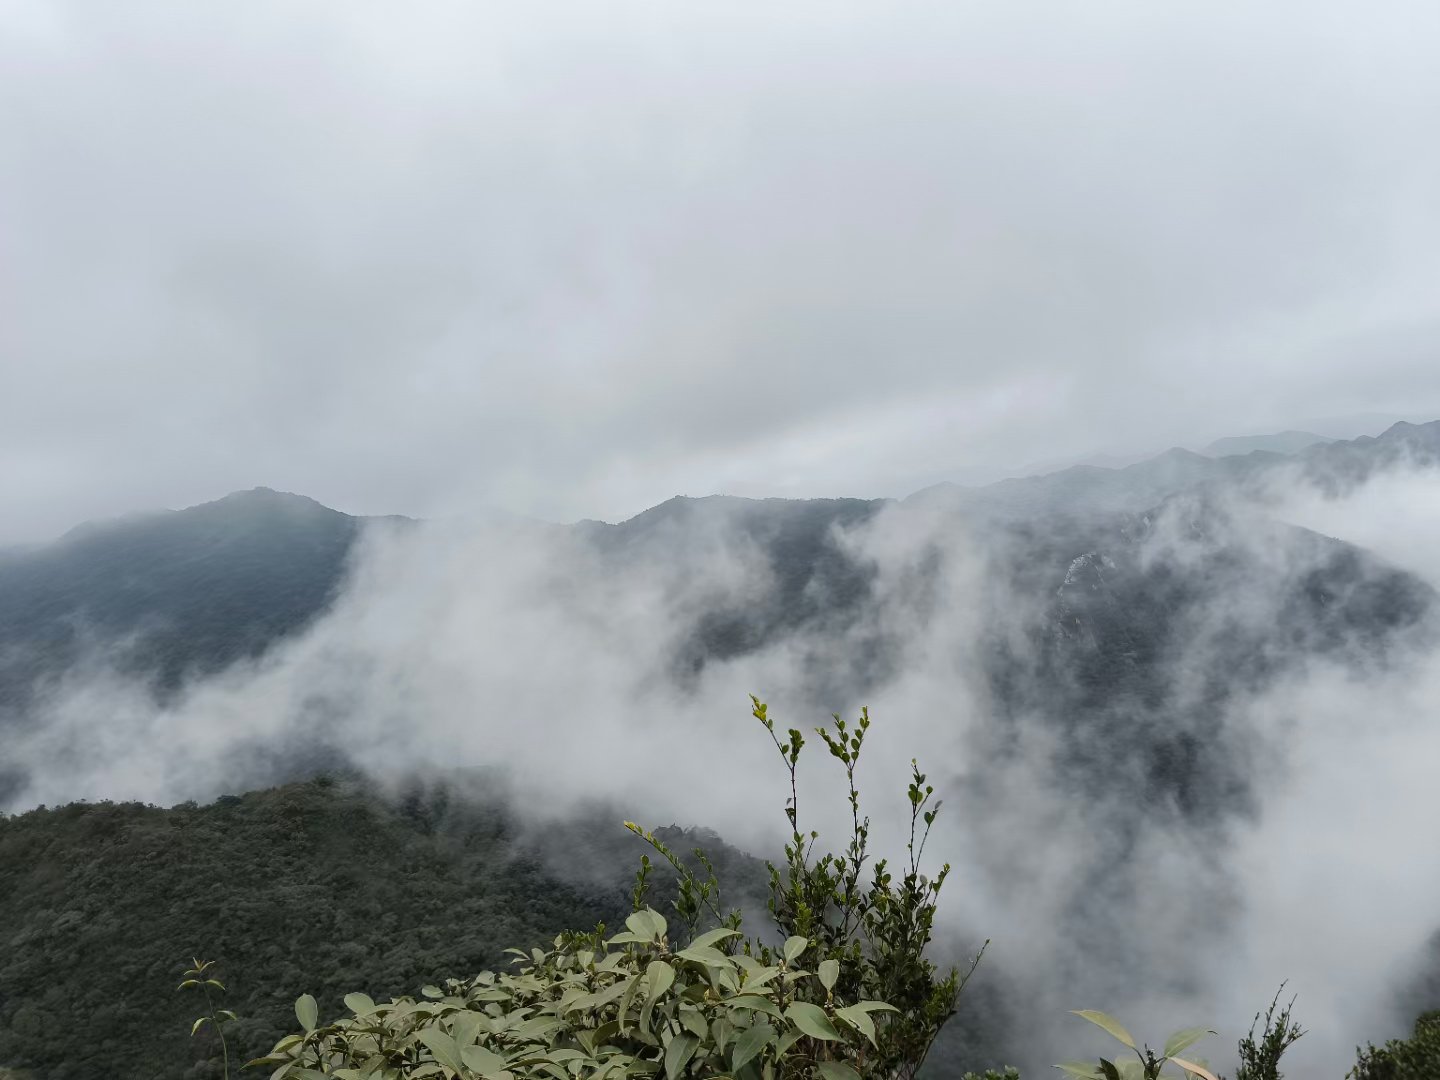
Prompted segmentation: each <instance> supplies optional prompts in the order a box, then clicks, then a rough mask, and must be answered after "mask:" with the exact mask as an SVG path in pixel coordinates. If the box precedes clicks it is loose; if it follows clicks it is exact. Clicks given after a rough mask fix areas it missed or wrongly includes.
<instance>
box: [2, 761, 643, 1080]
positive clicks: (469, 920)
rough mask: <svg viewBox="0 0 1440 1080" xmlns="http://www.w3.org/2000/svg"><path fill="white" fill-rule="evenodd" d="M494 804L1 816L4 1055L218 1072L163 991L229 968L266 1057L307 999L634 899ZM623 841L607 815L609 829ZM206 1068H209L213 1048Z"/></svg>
mask: <svg viewBox="0 0 1440 1080" xmlns="http://www.w3.org/2000/svg"><path fill="white" fill-rule="evenodd" d="M516 829H517V826H516V825H515V823H514V821H513V820H512V819H511V818H510V817H509V816H508V815H507V814H506V813H505V812H504V811H503V810H502V809H500V808H499V807H498V806H496V805H494V804H486V803H485V802H483V801H463V800H459V799H450V798H447V797H445V796H444V795H436V794H431V795H426V794H423V793H421V792H419V791H418V790H417V791H414V792H411V793H410V794H409V795H408V796H404V795H402V796H401V797H399V798H398V799H396V800H393V801H392V800H383V799H379V798H377V797H375V796H373V795H369V794H366V793H365V792H364V791H362V790H361V789H359V788H358V787H356V786H354V785H353V783H351V782H349V781H333V782H332V781H326V780H317V781H313V782H308V783H299V784H291V785H287V786H285V787H281V788H275V789H271V790H267V791H260V792H253V793H250V794H246V795H241V796H229V797H225V798H222V799H221V800H220V801H218V802H216V803H213V804H211V805H208V806H194V805H186V806H177V807H173V808H170V809H159V808H156V807H147V806H141V805H136V804H120V805H115V804H93V805H91V804H84V803H76V804H72V805H70V806H66V807H62V808H57V809H53V810H50V809H40V810H33V811H30V812H28V813H25V814H21V815H18V816H15V817H8V818H7V817H0V927H3V930H0V1066H8V1067H11V1068H14V1069H18V1070H21V1072H22V1074H24V1075H29V1076H33V1077H35V1078H36V1080H100V1078H101V1077H147V1078H153V1080H182V1078H186V1080H198V1078H200V1077H209V1076H212V1075H214V1073H213V1071H212V1065H218V1048H217V1046H216V1045H215V1043H214V1041H213V1039H211V1038H208V1037H206V1038H197V1039H195V1040H192V1039H191V1038H190V1034H189V1028H190V1019H191V1017H192V1016H193V1015H194V1007H193V1003H192V1002H190V1001H188V1000H185V999H184V998H182V997H181V996H179V995H177V994H176V993H175V985H176V983H177V982H178V981H179V974H180V972H181V971H182V970H183V969H184V968H185V967H186V966H187V962H188V960H189V958H190V957H192V956H194V955H197V954H199V955H202V956H207V957H216V958H219V959H220V960H221V961H222V969H221V970H222V978H223V979H224V981H225V983H226V986H227V987H228V989H229V993H228V994H227V997H226V1001H225V1004H226V1006H227V1007H229V1008H231V1009H233V1010H234V1011H235V1012H236V1013H237V1014H238V1015H239V1017H240V1020H239V1022H237V1023H236V1024H235V1025H234V1026H233V1028H232V1029H231V1032H230V1037H231V1039H232V1040H233V1043H234V1044H235V1046H236V1050H237V1052H238V1053H240V1054H243V1055H245V1056H246V1057H253V1056H258V1055H259V1054H261V1053H263V1052H264V1051H266V1050H268V1049H269V1048H270V1046H271V1045H272V1044H273V1043H274V1042H275V1040H276V1039H278V1038H279V1037H280V1035H281V1034H282V1033H284V1032H285V1031H286V1030H288V1029H289V1027H290V1026H291V1025H292V1024H293V1022H294V1013H293V1010H292V1003H293V1001H294V999H295V997H296V995H298V994H299V993H301V992H304V991H308V992H310V993H313V994H314V995H315V996H316V997H317V998H318V999H319V1001H320V1002H321V1004H322V1006H323V1008H324V1010H325V1011H326V1012H327V1013H333V1012H335V1011H337V1010H339V1009H340V999H341V997H342V995H343V994H345V993H347V992H349V991H352V990H356V989H359V988H362V987H363V988H365V989H366V990H367V992H369V993H372V994H375V995H382V994H398V993H402V992H407V993H414V992H416V991H418V990H419V988H420V986H421V985H422V984H425V983H428V982H431V981H433V980H435V979H437V978H439V977H440V976H441V975H442V974H445V973H460V972H473V971H478V970H480V969H481V968H482V967H486V966H493V965H497V964H500V963H502V962H503V960H504V957H503V956H502V955H501V954H502V950H504V949H506V948H510V947H514V946H517V945H524V946H529V945H534V944H539V943H542V942H545V941H548V940H549V939H550V938H552V937H553V936H554V935H555V934H556V933H557V932H558V931H559V930H560V929H564V928H567V927H572V928H576V929H587V928H593V927H594V926H595V925H596V924H597V923H601V922H604V923H607V924H609V925H612V926H614V925H617V924H618V923H619V921H621V919H622V917H623V915H624V914H625V913H626V912H628V910H629V903H628V896H627V893H626V888H625V882H624V881H623V876H624V874H623V870H622V869H621V868H624V867H626V866H627V863H629V862H631V861H633V859H634V858H635V848H634V845H633V843H631V844H621V843H619V842H617V844H616V853H617V854H618V852H619V849H620V848H622V847H624V848H626V849H628V851H629V852H630V856H631V857H630V859H625V858H624V857H623V856H622V857H621V858H620V859H619V861H618V863H617V873H616V877H615V879H614V882H613V884H611V885H609V886H606V885H602V884H576V883H575V882H574V881H573V880H570V881H567V880H564V879H562V878H561V877H560V876H558V875H557V874H556V873H555V872H554V870H553V869H552V868H547V866H546V864H545V860H544V859H543V858H542V857H541V856H540V855H539V854H537V852H536V848H535V845H534V844H533V843H531V844H528V845H527V844H523V843H520V842H519V841H518V838H517V834H516ZM608 831H610V832H612V833H613V834H615V835H618V836H619V837H621V838H623V839H624V840H629V839H631V838H629V837H628V836H627V835H626V834H625V833H624V831H623V830H622V829H620V828H619V822H618V820H617V821H614V822H613V823H612V829H611V830H608ZM212 1058H215V1059H216V1061H215V1062H212V1061H211V1059H212Z"/></svg>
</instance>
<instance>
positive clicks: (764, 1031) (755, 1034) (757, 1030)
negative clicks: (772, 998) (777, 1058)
mask: <svg viewBox="0 0 1440 1080" xmlns="http://www.w3.org/2000/svg"><path fill="white" fill-rule="evenodd" d="M774 1041H775V1029H774V1028H772V1027H771V1026H770V1025H769V1024H756V1025H755V1026H754V1027H748V1028H746V1029H745V1030H744V1031H743V1032H741V1034H740V1037H739V1038H738V1039H736V1040H735V1049H734V1051H733V1053H732V1054H731V1056H730V1069H731V1071H733V1072H737V1073H738V1072H739V1071H740V1070H741V1069H743V1068H744V1067H745V1066H746V1065H748V1064H749V1063H750V1062H751V1061H752V1060H753V1059H754V1057H755V1055H756V1054H758V1053H760V1051H762V1050H764V1049H765V1047H767V1046H769V1045H770V1044H771V1043H772V1042H774Z"/></svg>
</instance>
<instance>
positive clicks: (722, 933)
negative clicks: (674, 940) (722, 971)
mask: <svg viewBox="0 0 1440 1080" xmlns="http://www.w3.org/2000/svg"><path fill="white" fill-rule="evenodd" d="M739 936H740V931H739V930H731V929H729V928H728V927H725V926H722V927H720V928H719V929H716V930H707V931H705V933H703V934H701V935H700V936H699V937H697V938H696V939H695V940H694V941H692V942H690V948H692V949H704V948H708V947H713V946H714V944H715V943H716V942H717V941H724V940H725V939H726V938H732V937H739Z"/></svg>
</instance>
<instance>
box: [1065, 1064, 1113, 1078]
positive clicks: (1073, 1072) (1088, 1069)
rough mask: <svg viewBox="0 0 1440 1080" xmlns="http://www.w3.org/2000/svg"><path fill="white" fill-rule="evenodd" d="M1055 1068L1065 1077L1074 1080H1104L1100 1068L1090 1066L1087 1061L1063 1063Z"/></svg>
mask: <svg viewBox="0 0 1440 1080" xmlns="http://www.w3.org/2000/svg"><path fill="white" fill-rule="evenodd" d="M1055 1068H1057V1069H1059V1070H1060V1071H1061V1072H1063V1073H1064V1074H1065V1075H1066V1076H1073V1077H1075V1080H1105V1077H1104V1076H1103V1075H1102V1074H1101V1072H1100V1067H1099V1066H1098V1065H1091V1064H1090V1063H1089V1062H1088V1061H1064V1062H1061V1063H1060V1064H1059V1065H1056V1066H1055Z"/></svg>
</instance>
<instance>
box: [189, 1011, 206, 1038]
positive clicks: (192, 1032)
mask: <svg viewBox="0 0 1440 1080" xmlns="http://www.w3.org/2000/svg"><path fill="white" fill-rule="evenodd" d="M209 1019H210V1017H208V1016H202V1017H200V1019H199V1020H196V1021H195V1023H193V1024H191V1025H190V1035H191V1037H192V1038H193V1037H194V1035H195V1033H196V1032H197V1031H199V1030H200V1028H201V1026H202V1025H203V1024H204V1023H205V1022H206V1021H207V1020H209Z"/></svg>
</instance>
